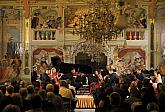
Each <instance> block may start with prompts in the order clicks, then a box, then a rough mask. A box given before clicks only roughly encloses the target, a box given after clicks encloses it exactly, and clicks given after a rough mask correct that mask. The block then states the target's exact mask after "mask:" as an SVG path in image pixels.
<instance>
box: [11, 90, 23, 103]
mask: <svg viewBox="0 0 165 112" xmlns="http://www.w3.org/2000/svg"><path fill="white" fill-rule="evenodd" d="M12 99H13V104H14V105H18V106H23V102H22V98H21V95H20V94H19V93H14V94H13V95H12Z"/></svg>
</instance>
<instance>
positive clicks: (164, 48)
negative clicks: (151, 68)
mask: <svg viewBox="0 0 165 112" xmlns="http://www.w3.org/2000/svg"><path fill="white" fill-rule="evenodd" d="M161 57H162V60H161V64H165V29H163V30H162V31H161Z"/></svg>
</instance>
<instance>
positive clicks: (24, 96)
mask: <svg viewBox="0 0 165 112" xmlns="http://www.w3.org/2000/svg"><path fill="white" fill-rule="evenodd" d="M19 93H20V95H21V96H22V98H26V96H27V94H28V91H27V88H20V90H19Z"/></svg>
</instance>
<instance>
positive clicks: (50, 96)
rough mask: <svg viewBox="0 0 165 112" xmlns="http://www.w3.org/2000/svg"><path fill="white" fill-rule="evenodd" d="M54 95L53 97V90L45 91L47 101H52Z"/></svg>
mask: <svg viewBox="0 0 165 112" xmlns="http://www.w3.org/2000/svg"><path fill="white" fill-rule="evenodd" d="M54 97H55V94H54V93H53V92H47V98H48V101H50V102H52V100H53V98H54Z"/></svg>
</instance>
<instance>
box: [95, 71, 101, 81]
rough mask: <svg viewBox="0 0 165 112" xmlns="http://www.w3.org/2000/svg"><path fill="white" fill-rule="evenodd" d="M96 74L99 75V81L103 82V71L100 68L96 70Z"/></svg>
mask: <svg viewBox="0 0 165 112" xmlns="http://www.w3.org/2000/svg"><path fill="white" fill-rule="evenodd" d="M95 75H96V76H97V77H98V81H99V82H102V81H103V77H102V75H101V72H99V71H98V70H96V71H95Z"/></svg>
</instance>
